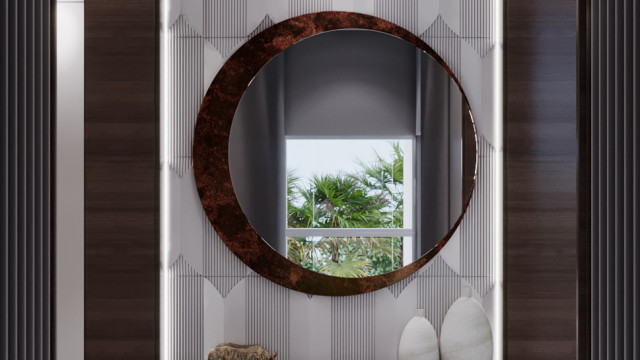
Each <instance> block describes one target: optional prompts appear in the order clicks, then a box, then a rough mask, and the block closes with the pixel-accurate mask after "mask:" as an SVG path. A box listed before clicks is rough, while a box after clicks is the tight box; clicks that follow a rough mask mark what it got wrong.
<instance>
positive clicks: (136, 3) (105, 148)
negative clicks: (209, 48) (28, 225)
mask: <svg viewBox="0 0 640 360" xmlns="http://www.w3.org/2000/svg"><path fill="white" fill-rule="evenodd" d="M85 31H86V33H85V99H84V101H85V230H86V233H85V358H86V359H156V358H157V354H158V351H157V349H158V346H157V332H158V312H157V307H158V301H159V293H158V276H159V271H158V266H157V263H158V258H159V255H158V250H157V249H158V245H157V244H158V242H157V239H158V236H157V234H158V232H157V228H158V222H157V216H156V213H157V208H158V181H157V165H156V164H157V147H158V146H157V133H158V131H157V129H158V126H157V116H156V114H157V108H158V105H157V101H156V89H157V86H156V85H157V84H156V69H157V66H156V64H157V57H156V53H157V51H156V48H157V40H156V39H157V38H156V1H155V0H110V1H102V0H86V1H85ZM78 101H82V100H81V99H78ZM79 191H80V189H79Z"/></svg>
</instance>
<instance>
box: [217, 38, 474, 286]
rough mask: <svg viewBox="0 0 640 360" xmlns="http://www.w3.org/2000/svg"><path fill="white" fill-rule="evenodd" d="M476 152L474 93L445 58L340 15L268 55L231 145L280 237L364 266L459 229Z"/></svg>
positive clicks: (259, 216) (288, 249)
mask: <svg viewBox="0 0 640 360" xmlns="http://www.w3.org/2000/svg"><path fill="white" fill-rule="evenodd" d="M476 153H477V152H476V139H475V128H474V124H473V121H472V117H471V112H470V109H469V107H468V102H467V100H466V98H465V97H464V95H463V94H462V92H461V91H460V88H459V87H458V85H457V84H456V81H455V80H454V79H453V78H452V77H451V76H449V73H448V72H447V70H445V68H443V66H442V65H440V64H439V63H438V62H437V61H436V60H434V59H433V58H432V57H431V56H429V55H428V54H427V53H426V52H424V51H423V50H421V49H419V48H417V47H415V46H414V45H412V44H411V43H409V42H407V41H405V40H402V39H400V38H397V37H395V36H393V35H390V34H387V33H383V32H378V31H372V30H360V29H341V30H334V31H328V32H324V33H320V34H317V35H314V36H311V37H308V38H306V39H304V40H302V41H299V42H297V43H295V44H294V45H292V46H290V47H288V48H287V49H285V50H284V51H282V52H280V53H279V54H278V55H276V56H275V57H274V58H273V59H271V60H270V61H269V62H268V63H267V64H266V65H265V66H264V67H262V69H261V70H260V71H259V72H258V73H257V74H256V75H255V77H254V78H253V80H252V81H251V83H250V84H249V86H248V87H247V89H246V91H245V92H244V94H243V96H242V98H241V100H240V102H239V104H238V107H237V108H236V110H235V114H234V116H233V122H232V124H231V131H230V135H229V154H228V157H229V172H230V175H231V182H232V184H233V190H234V192H235V195H236V197H237V200H238V203H239V204H240V207H241V209H242V211H243V212H244V214H245V215H246V217H247V219H248V221H249V223H250V224H251V226H252V227H253V228H254V229H255V231H256V232H257V233H258V234H259V236H260V237H261V238H262V239H263V240H264V241H265V242H266V243H267V244H269V245H270V246H271V247H272V248H273V249H274V250H275V251H277V252H278V253H280V254H281V255H282V256H284V257H286V258H287V259H288V260H289V261H291V262H293V263H295V264H298V265H300V266H301V267H303V268H306V269H308V270H312V271H315V272H319V273H322V274H325V275H330V276H336V277H367V276H375V275H381V274H385V273H388V272H392V271H395V270H398V269H400V268H402V267H404V266H406V265H408V264H410V263H412V262H414V261H415V260H416V259H418V258H420V257H421V256H423V255H424V254H426V253H427V252H429V251H430V250H431V249H433V248H434V247H436V246H437V245H438V243H439V242H440V241H441V240H442V239H443V238H445V237H446V236H447V235H450V233H451V232H452V231H453V229H454V227H455V226H457V224H458V223H459V220H460V219H461V217H462V215H463V213H464V211H465V210H466V206H467V204H468V200H469V198H470V196H471V192H472V189H473V185H474V180H475V174H476V157H477V155H476Z"/></svg>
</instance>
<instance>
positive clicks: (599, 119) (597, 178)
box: [590, 0, 640, 359]
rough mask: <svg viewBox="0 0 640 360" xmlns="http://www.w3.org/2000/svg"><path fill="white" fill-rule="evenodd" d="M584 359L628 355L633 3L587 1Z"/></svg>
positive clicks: (634, 163) (633, 268) (633, 263)
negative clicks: (587, 341) (587, 334)
mask: <svg viewBox="0 0 640 360" xmlns="http://www.w3.org/2000/svg"><path fill="white" fill-rule="evenodd" d="M590 21H591V50H592V51H591V59H590V60H591V70H590V71H591V133H592V137H591V184H592V185H591V186H592V187H591V214H590V216H591V224H592V225H591V249H592V256H591V268H592V280H591V289H592V292H591V331H592V333H591V357H592V358H593V359H604V358H616V359H636V358H637V356H638V345H637V344H636V343H637V342H638V340H639V339H640V333H639V332H638V330H637V329H638V328H639V326H640V325H639V324H638V310H637V306H638V305H637V303H638V301H639V298H638V296H639V294H638V286H639V284H638V265H637V262H638V261H640V254H639V251H638V248H639V246H638V241H639V240H640V239H639V238H638V233H637V226H638V225H637V222H638V198H637V197H638V196H637V195H638V194H637V186H638V182H639V181H640V179H638V173H637V172H638V137H637V133H638V121H639V118H638V112H637V106H638V74H637V67H638V62H640V57H639V56H638V51H637V47H638V41H639V38H638V24H637V22H638V21H639V20H638V4H637V1H633V0H615V1H604V0H593V2H592V6H591V18H590Z"/></svg>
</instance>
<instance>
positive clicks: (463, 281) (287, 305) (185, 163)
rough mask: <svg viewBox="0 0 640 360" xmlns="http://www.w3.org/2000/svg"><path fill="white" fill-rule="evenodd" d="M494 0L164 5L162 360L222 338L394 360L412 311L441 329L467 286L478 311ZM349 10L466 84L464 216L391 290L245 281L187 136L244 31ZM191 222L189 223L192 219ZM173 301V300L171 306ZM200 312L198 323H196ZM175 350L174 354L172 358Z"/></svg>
mask: <svg viewBox="0 0 640 360" xmlns="http://www.w3.org/2000/svg"><path fill="white" fill-rule="evenodd" d="M495 1H496V0H482V1H470V0H453V1H452V0H429V1H422V0H409V1H405V0H364V1H361V0H358V1H350V0H345V1H342V0H341V1H330V0H311V1H309V0H306V1H305V0H269V1H263V0H240V1H237V0H171V1H170V8H169V9H167V10H168V11H169V19H170V24H169V31H168V34H163V36H169V40H170V41H169V43H170V55H169V58H170V62H171V64H170V69H171V71H170V74H169V75H168V76H169V79H168V81H169V83H170V84H171V85H170V89H171V94H170V104H168V105H169V108H170V109H171V111H170V119H168V121H169V124H170V128H171V133H170V136H169V138H170V144H169V148H170V158H169V159H167V160H166V163H167V164H168V165H169V168H170V169H171V170H170V171H171V172H172V175H171V176H170V182H171V184H170V186H169V187H170V189H171V196H170V197H171V201H170V204H171V205H170V209H169V211H170V213H171V214H170V218H171V237H170V256H169V258H170V262H171V267H170V271H169V272H170V277H171V280H170V283H171V291H172V294H171V296H170V298H171V299H172V300H171V301H173V302H175V303H174V304H172V306H171V309H172V310H171V314H170V316H169V319H170V321H169V322H170V324H169V329H170V332H171V336H170V339H171V342H172V343H171V349H173V350H172V352H171V354H172V356H173V358H175V359H204V358H205V357H206V354H207V350H208V349H209V348H211V347H212V346H214V345H216V344H219V343H223V342H236V343H243V344H248V343H257V344H261V345H263V346H264V347H266V348H267V349H268V350H270V351H278V359H281V360H287V359H323V360H324V359H385V360H388V359H396V358H397V349H398V342H399V340H400V335H401V333H402V330H403V328H404V326H405V324H406V322H407V321H408V320H409V319H410V318H411V317H412V316H413V315H414V312H415V309H416V308H421V309H425V315H426V317H427V318H428V319H429V320H430V321H431V323H432V324H433V325H434V327H435V328H436V331H437V332H439V331H440V328H441V325H442V320H443V319H444V315H445V314H446V311H447V310H448V308H449V306H451V304H452V303H453V302H454V301H455V300H456V299H457V298H458V297H460V296H461V294H462V288H463V287H470V288H471V289H472V295H473V297H474V298H476V299H477V300H478V301H479V302H480V303H481V304H483V306H484V307H485V310H486V311H487V313H488V314H491V313H493V312H494V311H496V309H494V303H493V300H492V289H493V288H494V282H495V274H494V259H493V258H492V255H493V251H494V250H495V249H494V247H493V246H494V245H493V244H494V236H495V229H494V227H493V215H492V214H493V212H494V210H495V209H494V204H493V202H492V199H493V196H494V191H495V190H494V188H495V187H494V184H493V178H492V177H491V174H492V172H493V169H494V167H493V163H494V160H495V159H494V158H495V156H496V151H495V149H494V146H493V145H492V143H493V141H492V138H493V135H492V134H493V124H492V122H493V115H494V109H493V108H492V105H491V104H493V101H492V97H491V96H492V95H491V94H492V93H493V92H492V91H491V90H492V89H493V87H492V86H493V85H492V80H493V73H492V69H493V63H492V61H493V59H492V57H491V56H490V55H491V53H492V51H493V49H494V46H495V39H494V36H495V33H494V32H493V31H494V29H493V27H492V22H493V15H492V13H491V11H493V9H494V6H495ZM326 10H336V11H355V12H360V13H366V14H369V15H374V16H378V17H381V18H384V19H386V20H390V21H393V22H395V23H397V24H399V25H401V26H403V27H405V28H407V29H408V30H410V31H412V32H413V33H414V34H416V35H419V36H420V37H421V38H422V39H423V40H424V41H425V42H427V43H428V44H429V45H430V46H432V47H433V48H434V49H435V50H436V51H437V52H438V53H439V54H440V55H441V56H442V57H443V59H444V60H445V61H446V62H447V64H449V66H450V67H451V68H452V69H453V71H454V73H455V74H456V75H457V77H458V78H459V79H460V81H461V83H462V86H463V88H464V89H465V91H466V93H467V96H468V98H469V101H470V103H471V107H472V110H473V111H474V118H475V120H476V121H477V123H478V131H479V142H480V149H479V150H480V154H479V156H480V163H479V172H480V173H479V178H478V182H477V184H476V190H475V193H474V195H473V198H472V201H471V205H470V208H469V211H468V213H467V216H466V217H465V219H464V220H463V222H462V224H461V226H460V228H459V230H458V231H457V232H456V233H455V234H454V236H453V237H452V238H451V240H450V241H449V243H448V244H447V245H446V246H445V248H444V249H443V251H441V253H440V254H439V255H438V256H436V257H435V258H434V259H433V260H432V261H431V262H430V263H429V264H427V265H426V266H425V267H424V268H423V269H421V270H420V271H419V272H418V273H416V274H414V275H412V276H410V277H409V278H407V279H405V280H403V281H400V282H399V283H397V284H394V285H392V286H390V287H389V288H386V289H382V290H379V291H376V292H373V293H369V294H364V295H359V296H353V297H344V298H341V297H336V298H332V297H322V296H310V295H306V294H301V293H298V292H295V291H292V290H289V289H286V288H282V287H280V286H279V285H276V284H274V283H271V282H269V281H268V280H265V279H263V278H261V277H260V276H259V275H257V274H255V273H254V272H253V271H251V269H249V268H248V267H246V266H245V265H244V264H243V263H242V262H240V261H239V260H238V259H237V258H236V257H235V256H234V255H233V253H231V251H229V250H228V249H227V248H226V246H225V245H224V244H223V242H222V241H221V240H220V239H219V237H218V236H217V234H216V233H215V231H214V229H213V227H212V226H211V224H210V223H209V222H208V220H207V218H206V216H205V215H204V212H203V210H202V206H201V204H200V201H199V199H198V196H197V192H196V188H195V183H194V180H193V173H192V170H191V153H190V152H191V148H190V146H191V141H192V137H193V127H194V124H195V118H196V115H197V112H198V110H199V105H200V100H201V98H202V96H203V95H204V91H205V90H206V88H207V87H208V86H209V84H210V83H211V81H212V80H213V78H214V76H215V74H216V73H217V71H218V70H219V69H220V67H221V66H222V65H223V63H224V61H225V60H226V59H227V58H228V57H229V56H230V55H231V54H232V53H233V51H235V50H236V49H237V48H238V47H240V46H241V45H242V44H243V43H244V42H246V41H247V40H248V39H249V38H251V37H252V36H255V35H256V34H258V33H259V32H260V31H262V30H264V29H266V28H267V27H269V26H271V25H272V24H274V23H277V22H280V21H283V20H286V19H287V18H290V17H293V16H297V15H300V14H304V13H310V12H317V11H326ZM194 219H195V220H194ZM178 303H180V305H178ZM197 317H200V319H197ZM176 349H181V351H182V352H176Z"/></svg>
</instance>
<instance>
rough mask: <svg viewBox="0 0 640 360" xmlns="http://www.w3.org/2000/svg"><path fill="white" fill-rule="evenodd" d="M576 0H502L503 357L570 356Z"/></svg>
mask: <svg viewBox="0 0 640 360" xmlns="http://www.w3.org/2000/svg"><path fill="white" fill-rule="evenodd" d="M576 4H577V2H576V0H536V1H531V0H507V1H506V42H507V44H506V58H505V64H506V95H505V96H506V118H505V122H506V128H505V131H506V132H505V134H506V138H505V144H506V158H505V167H506V168H505V175H506V181H505V186H506V188H505V202H506V204H505V206H506V208H505V212H506V233H505V241H506V244H505V245H506V246H505V249H506V256H505V258H506V263H505V280H506V299H505V301H506V303H505V305H506V328H505V336H506V347H507V349H506V355H507V358H509V359H575V358H576V351H577V346H576V341H577V338H576V334H577V332H576V309H577V308H576V302H577V297H576V281H577V274H576V267H577V253H576V246H577V243H576V241H577V191H576V170H577V139H576V9H577V6H576Z"/></svg>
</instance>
